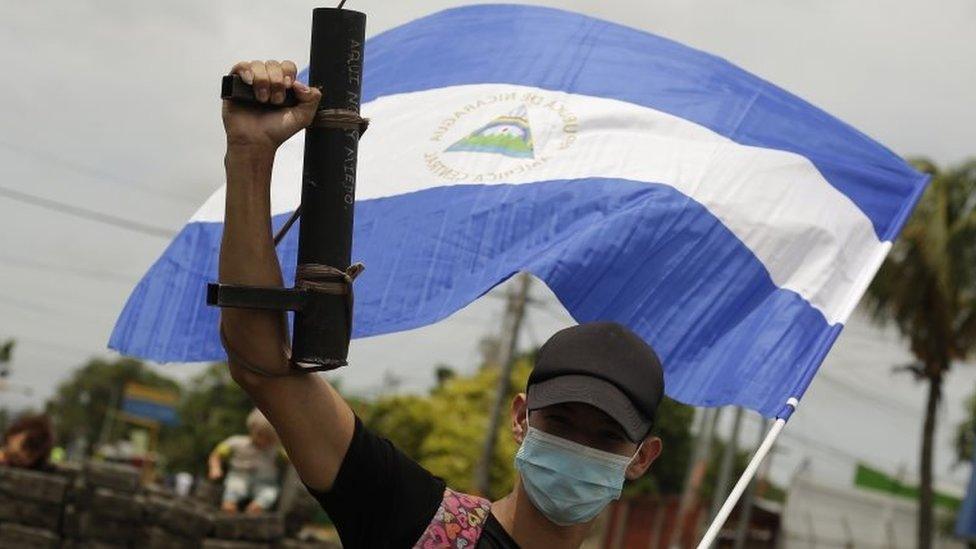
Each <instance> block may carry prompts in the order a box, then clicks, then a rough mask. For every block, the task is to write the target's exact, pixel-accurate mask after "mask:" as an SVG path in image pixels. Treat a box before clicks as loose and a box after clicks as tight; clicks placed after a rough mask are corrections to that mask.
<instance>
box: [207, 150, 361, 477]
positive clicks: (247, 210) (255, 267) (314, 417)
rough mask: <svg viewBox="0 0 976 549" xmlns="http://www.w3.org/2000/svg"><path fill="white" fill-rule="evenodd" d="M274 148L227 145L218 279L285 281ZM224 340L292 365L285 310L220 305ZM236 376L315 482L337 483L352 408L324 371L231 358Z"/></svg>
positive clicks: (245, 352)
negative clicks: (277, 230)
mask: <svg viewBox="0 0 976 549" xmlns="http://www.w3.org/2000/svg"><path fill="white" fill-rule="evenodd" d="M273 161H274V152H273V150H270V151H269V150H266V149H263V148H260V147H258V148H246V147H235V146H233V145H231V146H229V147H228V150H227V155H226V157H225V159H224V162H225V167H226V170H227V198H226V209H225V213H224V235H223V240H222V242H221V249H220V274H219V277H220V281H221V282H222V283H225V284H243V285H249V286H282V285H283V281H282V276H281V266H280V265H279V264H278V256H277V255H276V254H275V249H274V239H273V237H272V234H271V196H270V194H271V193H270V179H271V167H272V165H273ZM221 322H222V329H223V330H224V335H225V337H226V344H228V345H229V346H230V347H232V348H233V350H234V352H235V353H236V354H237V355H238V358H239V359H241V360H246V361H247V362H249V363H251V364H252V365H254V366H256V367H258V368H261V369H263V370H266V371H270V372H275V373H278V374H286V373H287V372H288V355H287V348H288V330H287V325H286V323H285V317H284V314H282V313H280V312H277V311H261V310H253V309H230V308H226V309H222V310H221ZM229 367H230V369H231V374H232V376H233V377H234V380H235V381H237V383H238V384H239V385H241V387H243V388H244V390H245V391H247V393H248V394H249V395H250V397H251V399H252V400H253V401H254V404H255V405H257V407H258V408H260V409H261V411H262V412H264V415H265V416H266V417H267V418H268V420H270V421H271V424H272V425H274V427H275V430H276V431H277V433H278V436H279V437H280V438H281V442H282V444H283V445H284V446H285V449H286V450H287V452H288V456H289V458H290V459H291V462H292V463H293V464H294V466H295V468H296V470H297V471H298V473H299V475H300V476H301V478H302V480H303V481H304V482H305V483H306V484H308V485H309V486H311V487H313V488H316V489H318V490H327V489H329V488H331V486H332V483H333V481H334V480H335V476H336V474H337V472H338V470H339V466H340V465H341V463H342V459H343V457H344V456H345V454H346V449H347V448H348V447H349V441H350V440H351V438H352V433H353V428H354V425H355V423H354V418H353V414H352V410H351V409H350V408H349V406H348V405H347V404H346V403H345V401H344V400H342V398H341V397H340V396H339V394H338V393H337V392H336V391H335V389H333V388H332V387H331V386H330V385H329V384H328V383H326V381H325V379H324V378H322V377H319V376H317V375H314V374H309V375H290V376H289V375H285V376H282V377H265V376H261V375H257V374H254V373H253V372H250V371H248V370H245V369H242V368H241V365H240V364H237V363H236V361H235V359H233V358H232V359H231V360H230V361H229Z"/></svg>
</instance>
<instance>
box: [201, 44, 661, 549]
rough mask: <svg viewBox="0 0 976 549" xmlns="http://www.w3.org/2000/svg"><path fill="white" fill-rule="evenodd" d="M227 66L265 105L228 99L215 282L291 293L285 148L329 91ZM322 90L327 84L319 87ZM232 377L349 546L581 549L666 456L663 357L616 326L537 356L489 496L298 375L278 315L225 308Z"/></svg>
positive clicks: (590, 329) (290, 77)
mask: <svg viewBox="0 0 976 549" xmlns="http://www.w3.org/2000/svg"><path fill="white" fill-rule="evenodd" d="M232 71H233V72H234V73H236V74H240V75H241V77H242V78H243V79H244V81H246V82H247V83H249V84H252V85H253V86H254V89H255V96H256V97H257V98H258V100H259V101H261V102H270V103H272V104H280V103H281V102H282V101H283V99H284V96H285V91H286V90H287V89H289V88H291V89H294V91H295V95H296V97H297V98H298V100H299V103H298V105H296V106H295V107H292V108H288V109H279V110H266V109H253V108H249V107H246V106H241V105H237V104H232V103H229V102H225V103H224V106H223V119H224V128H225V130H226V134H227V153H226V156H225V160H224V163H225V168H226V171H227V196H226V213H225V224H224V234H223V241H222V243H221V252H220V267H219V270H220V274H219V276H220V281H221V282H222V283H225V284H248V285H254V286H275V285H279V286H280V285H282V277H281V269H280V266H279V265H278V260H277V256H276V255H275V251H274V246H273V243H272V234H271V219H270V192H269V188H270V179H271V167H272V164H273V161H274V155H275V150H276V148H277V147H278V146H279V145H280V144H281V143H283V142H284V141H285V140H286V139H288V138H289V137H290V136H292V135H293V134H295V133H296V132H298V131H299V130H301V129H303V128H305V127H306V126H307V125H308V124H309V123H310V122H311V121H312V118H313V116H314V114H315V108H316V105H317V104H318V101H319V98H320V97H321V92H320V91H319V90H317V89H314V88H309V87H308V86H305V85H304V84H302V83H300V82H298V81H297V80H296V74H297V68H296V67H295V64H294V63H292V62H290V61H284V62H281V63H279V62H276V61H267V62H261V61H252V62H241V63H238V64H237V65H235V66H234V68H233V69H232ZM325 93H328V90H325ZM221 314H222V317H221V333H222V337H223V340H224V346H225V348H226V349H227V353H228V356H229V357H230V360H229V363H230V368H231V373H232V375H233V376H234V379H235V380H236V381H237V383H238V384H240V385H241V386H242V387H243V388H244V389H245V390H246V391H247V392H248V394H250V396H251V398H252V399H253V400H254V402H255V404H256V405H257V406H258V408H260V409H261V410H262V411H263V412H264V414H265V415H266V416H267V417H268V419H269V420H270V421H271V423H272V424H273V425H274V426H275V429H276V430H277V432H278V435H279V437H280V439H281V441H282V443H283V445H284V447H285V449H286V450H287V452H288V455H289V457H290V459H291V461H292V463H293V464H294V466H295V468H296V469H297V471H298V473H299V475H300V476H301V478H302V480H303V481H304V482H305V484H306V485H307V486H308V488H309V490H310V491H311V493H312V494H313V495H314V496H315V497H316V498H317V499H318V501H319V502H320V503H321V504H322V506H323V507H324V508H325V510H326V511H327V512H328V513H329V516H330V517H331V518H332V520H333V521H334V522H335V524H336V527H337V529H338V531H339V535H340V537H341V538H342V542H343V544H344V546H346V547H353V548H359V547H370V548H372V547H413V546H416V547H425V548H426V547H475V546H476V547H489V548H491V547H497V548H512V547H526V548H532V547H543V548H546V549H556V548H561V547H578V546H579V545H580V544H581V543H582V541H583V539H584V537H585V536H586V534H587V532H588V530H589V528H590V526H591V525H592V522H593V519H594V518H595V517H596V515H597V514H598V513H599V512H600V511H601V510H602V509H603V508H605V506H606V505H607V504H608V503H609V502H610V501H612V500H613V499H616V498H617V497H619V495H620V489H621V487H622V485H623V482H624V479H625V478H627V479H636V478H638V477H640V476H641V475H642V474H644V472H646V471H647V469H648V468H649V467H650V465H651V463H652V462H653V461H654V459H655V458H657V456H658V455H659V454H660V452H661V441H660V439H658V438H656V437H654V436H652V435H651V434H650V430H651V427H652V425H653V421H654V417H655V413H656V411H657V406H658V403H659V402H660V399H661V396H662V394H663V386H664V382H663V375H662V372H661V366H660V363H659V362H658V359H657V357H656V356H655V354H654V352H653V351H652V350H651V349H650V347H648V346H647V345H646V344H645V343H644V342H643V341H641V340H640V338H638V337H637V336H636V335H635V334H633V333H632V332H630V331H629V330H627V329H626V328H624V327H623V326H621V325H619V324H614V323H594V324H585V325H581V326H577V327H573V328H568V329H566V330H563V331H561V332H559V333H557V334H556V335H555V336H553V337H552V338H551V339H550V340H549V341H548V342H547V343H546V344H545V345H544V346H543V347H542V349H540V351H539V356H538V360H537V363H536V366H535V369H534V370H533V372H532V374H531V376H530V377H529V382H528V387H527V393H523V394H519V395H517V396H516V397H515V398H514V399H513V401H512V406H511V429H512V435H513V437H514V438H515V440H516V441H517V442H518V443H519V444H520V445H521V446H520V448H519V450H518V453H517V455H516V456H515V464H516V469H517V471H518V476H517V479H516V481H515V486H514V487H513V488H512V491H511V492H510V493H509V494H508V495H506V496H505V497H503V498H501V499H500V500H498V501H495V502H488V501H486V500H483V499H481V498H477V497H474V496H467V495H464V494H459V493H457V492H454V491H452V490H450V489H449V488H447V487H445V486H444V482H443V481H441V480H440V479H437V478H436V477H434V476H432V475H431V474H430V473H429V472H427V471H425V470H424V469H423V468H421V467H420V466H419V465H417V464H416V463H414V462H413V461H411V460H410V459H409V458H407V457H406V456H405V455H403V454H402V453H401V452H399V451H398V450H397V449H396V448H394V447H393V445H392V444H391V443H390V442H389V441H387V440H385V439H382V438H379V437H377V436H376V435H374V434H373V433H371V432H369V431H368V430H367V429H366V428H365V427H364V426H363V425H362V423H361V422H360V421H359V419H358V418H356V417H355V416H354V414H353V412H352V410H351V409H350V408H349V406H348V405H347V404H346V402H345V401H343V399H342V398H341V397H340V396H339V394H338V393H337V392H336V391H335V389H334V388H333V387H331V386H330V385H329V384H328V382H326V381H325V379H323V378H322V377H320V376H315V375H289V369H288V347H287V341H288V339H287V338H288V332H287V326H286V322H285V318H284V316H283V315H282V314H281V313H279V312H274V311H260V310H246V309H223V310H222V313H221Z"/></svg>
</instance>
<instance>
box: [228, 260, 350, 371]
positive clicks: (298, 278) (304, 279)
mask: <svg viewBox="0 0 976 549" xmlns="http://www.w3.org/2000/svg"><path fill="white" fill-rule="evenodd" d="M365 268H366V267H365V266H364V265H363V264H362V263H353V264H352V265H350V266H349V268H347V269H346V270H344V271H343V270H342V269H337V268H335V267H332V266H330V265H319V264H316V263H304V264H301V265H299V266H298V268H297V270H296V272H295V288H298V289H301V290H305V291H309V292H320V293H324V294H331V295H341V296H345V304H346V326H347V328H348V329H349V330H350V331H351V330H352V309H353V302H354V296H353V282H354V281H355V280H356V277H358V276H359V274H360V273H362V272H363V270H364V269H365ZM282 319H284V317H282ZM219 331H220V340H221V343H223V345H224V350H225V351H226V352H227V358H228V359H229V360H232V361H233V362H234V363H235V364H237V365H239V366H240V367H242V368H244V369H245V370H247V371H249V372H251V373H254V374H257V375H260V376H263V377H284V376H290V375H295V374H302V373H309V372H315V371H319V370H322V369H325V368H323V367H315V368H304V367H297V366H296V365H295V364H294V363H293V362H292V357H291V348H290V347H289V346H288V345H287V344H285V345H284V355H285V356H286V357H287V359H288V362H289V364H291V366H292V367H291V368H290V369H289V370H288V371H287V372H283V373H271V372H269V371H268V370H266V369H265V368H262V367H260V366H257V365H255V364H254V363H253V362H251V361H249V360H246V359H244V358H243V357H242V356H241V354H240V353H239V352H237V351H236V350H235V349H234V347H233V346H232V345H231V344H230V341H228V339H227V334H225V333H224V325H223V322H221V323H220V328H219ZM351 335H352V334H351V333H350V334H347V336H351ZM340 363H341V364H340ZM330 365H331V364H324V365H322V366H330ZM335 365H337V366H342V365H345V361H344V360H341V361H335Z"/></svg>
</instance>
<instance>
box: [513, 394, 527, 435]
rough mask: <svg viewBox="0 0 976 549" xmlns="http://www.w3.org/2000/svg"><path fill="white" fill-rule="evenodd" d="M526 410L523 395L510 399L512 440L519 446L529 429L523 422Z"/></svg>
mask: <svg viewBox="0 0 976 549" xmlns="http://www.w3.org/2000/svg"><path fill="white" fill-rule="evenodd" d="M528 409H529V405H528V402H527V401H526V400H525V393H519V394H517V395H515V398H513V399H512V411H511V415H512V417H511V423H512V438H514V439H515V442H517V443H519V444H522V439H524V438H525V434H526V432H528V429H529V426H528V425H527V424H526V422H525V413H526V412H527V411H528Z"/></svg>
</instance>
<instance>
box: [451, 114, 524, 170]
mask: <svg viewBox="0 0 976 549" xmlns="http://www.w3.org/2000/svg"><path fill="white" fill-rule="evenodd" d="M458 151H467V152H484V153H494V154H503V155H505V156H512V157H515V158H532V157H533V152H532V130H531V129H530V128H529V118H528V113H527V112H526V109H525V105H519V107H518V108H517V109H515V110H513V111H512V112H510V113H508V114H506V115H504V116H499V117H498V118H496V119H494V120H492V121H491V122H489V123H487V124H485V125H484V126H482V127H480V128H478V129H477V130H475V131H473V132H471V133H470V134H468V135H467V136H466V137H464V138H463V139H461V140H459V141H458V142H456V143H454V144H453V145H451V146H450V147H448V148H447V151H446V152H458Z"/></svg>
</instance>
